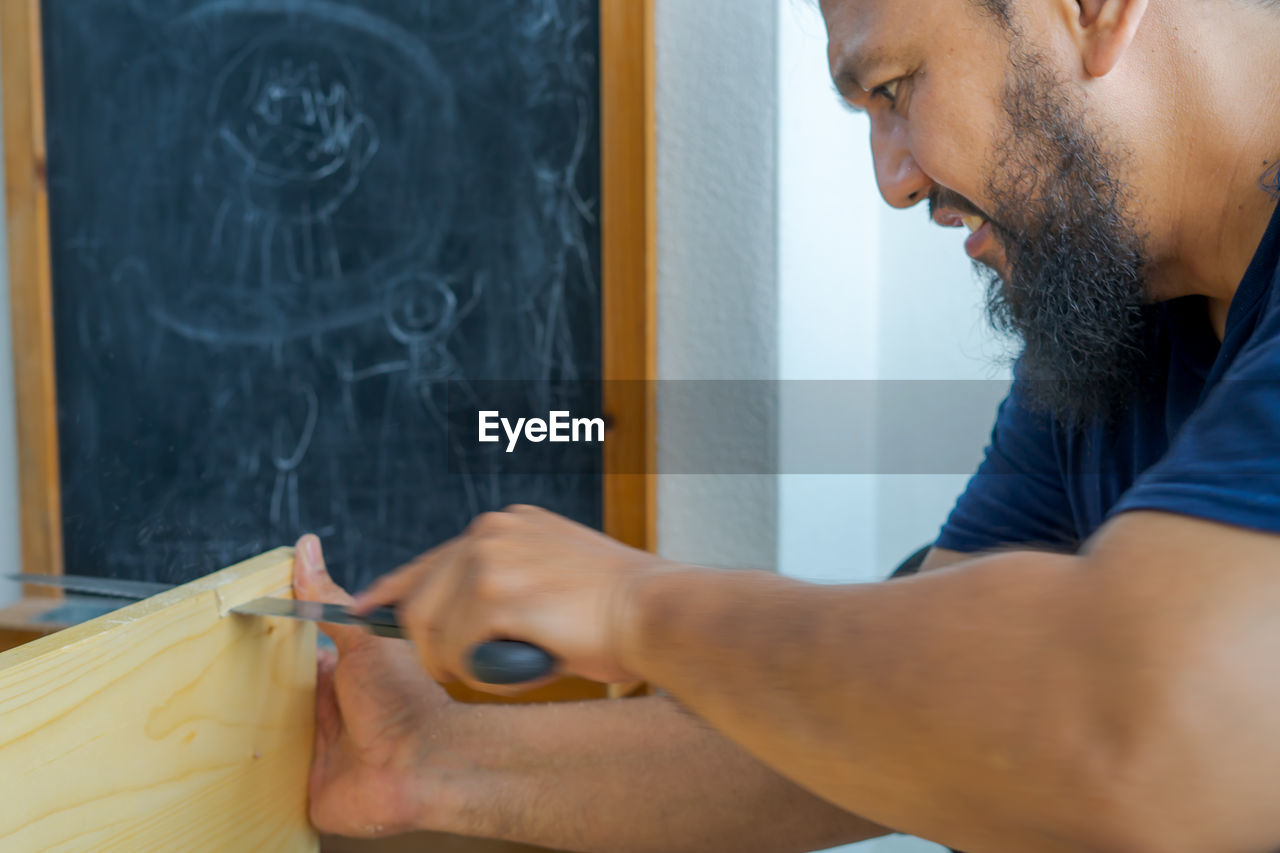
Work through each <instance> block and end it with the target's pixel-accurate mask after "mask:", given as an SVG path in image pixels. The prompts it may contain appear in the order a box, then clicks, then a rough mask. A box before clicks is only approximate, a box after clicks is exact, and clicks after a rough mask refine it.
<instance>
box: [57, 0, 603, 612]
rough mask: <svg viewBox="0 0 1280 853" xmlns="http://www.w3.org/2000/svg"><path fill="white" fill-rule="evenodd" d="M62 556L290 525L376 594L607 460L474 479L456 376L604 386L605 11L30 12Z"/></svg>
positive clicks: (139, 574) (211, 558)
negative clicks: (481, 517) (509, 509)
mask: <svg viewBox="0 0 1280 853" xmlns="http://www.w3.org/2000/svg"><path fill="white" fill-rule="evenodd" d="M42 14H43V24H42V32H43V50H44V60H43V61H44V69H43V70H44V86H45V108H46V115H47V120H46V123H47V140H48V141H47V144H48V193H49V211H50V214H49V215H50V224H49V232H50V255H51V264H52V294H53V317H54V319H53V331H54V335H53V337H54V349H55V356H56V379H57V382H56V387H57V424H58V442H59V444H58V451H59V454H58V455H59V460H60V470H61V473H60V480H61V506H62V525H63V546H64V550H65V570H66V571H67V572H69V573H77V574H104V575H112V576H118V577H134V578H145V579H155V580H165V581H181V580H185V579H189V578H191V577H194V576H196V575H199V574H202V573H205V572H207V571H211V570H213V569H215V568H218V567H220V566H223V565H227V564H229V563H232V562H235V561H237V560H239V559H241V558H244V557H247V556H250V555H252V554H255V553H258V552H260V551H263V550H265V549H267V548H270V547H273V546H275V545H278V544H287V543H290V542H292V541H293V539H294V538H295V537H296V536H297V535H299V534H300V533H302V532H305V531H314V532H317V533H319V534H320V535H321V536H322V537H323V538H324V540H325V543H326V550H327V553H328V555H329V559H330V563H331V565H332V567H333V569H334V570H335V573H336V574H337V575H338V576H339V579H340V580H341V581H342V582H343V583H345V584H347V585H348V586H353V587H360V586H363V585H364V584H366V583H367V582H368V581H369V580H371V579H372V578H373V577H374V576H376V575H378V574H380V573H382V572H385V571H387V570H389V569H391V568H394V567H395V566H397V565H399V564H401V563H402V562H404V561H405V560H408V559H410V558H411V557H412V556H414V555H415V554H417V553H419V552H421V551H422V550H424V549H426V548H427V547H429V546H431V545H434V544H436V543H438V542H440V541H442V540H443V539H445V538H447V537H449V536H451V535H453V534H455V533H457V532H458V531H459V530H461V529H462V527H463V526H465V524H466V522H467V521H468V520H469V519H470V518H471V517H472V516H473V515H475V514H476V513H477V512H480V511H483V510H486V509H495V508H499V507H502V506H504V505H507V504H510V503H535V504H539V505H542V506H546V507H548V508H550V509H553V510H556V511H558V512H562V513H565V514H567V515H569V516H571V517H574V518H577V519H579V520H581V521H583V522H584V523H588V524H591V525H596V526H598V525H599V524H600V522H601V513H602V509H601V473H602V462H601V452H600V450H599V448H598V447H595V448H582V449H581V451H580V454H579V456H578V457H577V458H576V463H575V465H574V466H573V467H572V468H571V469H563V470H557V471H553V472H542V473H528V472H525V473H519V474H512V473H504V472H503V470H502V467H501V459H500V458H497V457H493V461H492V462H491V463H488V464H487V465H486V467H484V468H483V469H478V470H470V469H467V468H466V466H462V467H461V468H460V466H459V464H458V459H464V458H468V457H466V454H460V453H459V452H458V451H459V448H457V447H452V446H451V442H455V441H456V439H455V438H454V437H453V436H452V435H451V433H450V432H449V431H447V430H446V428H445V424H446V421H447V418H446V416H445V415H446V413H445V411H444V408H445V406H446V400H445V397H446V389H447V388H448V387H451V386H452V387H457V386H458V385H459V384H460V383H461V384H462V385H464V386H465V383H466V382H467V381H471V380H476V381H480V380H495V379H503V380H510V379H518V380H522V381H523V382H524V383H525V384H526V386H527V388H528V395H529V402H530V405H531V406H536V404H537V403H538V402H539V401H543V400H550V399H555V398H557V396H563V394H564V393H565V392H566V389H573V393H575V394H578V395H579V396H581V395H582V393H583V392H582V391H581V389H582V388H584V387H590V383H592V382H594V381H596V380H598V379H599V378H600V376H601V375H602V374H601V346H602V340H601V337H602V333H601V288H600V277H601V273H600V270H601V258H600V252H601V228H600V211H601V194H602V193H601V174H600V160H601V143H600V119H599V105H600V104H599V99H600V76H599V75H600V68H599V65H600V61H599V38H600V35H599V9H598V7H597V5H596V3H595V2H592V0H484V1H483V2H477V0H430V2H425V0H381V1H380V2H374V0H365V2H355V0H344V1H343V2H339V0H45V2H44V4H43V6H42Z"/></svg>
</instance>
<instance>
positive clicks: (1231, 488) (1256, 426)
mask: <svg viewBox="0 0 1280 853" xmlns="http://www.w3.org/2000/svg"><path fill="white" fill-rule="evenodd" d="M1278 318H1280V315H1273V316H1272V318H1271V320H1272V322H1271V323H1270V325H1273V326H1280V323H1277V322H1275V321H1276V320H1277V319H1278ZM1132 510H1162V511H1165V512H1173V513H1178V514H1180V515H1191V516H1196V517H1199V518H1204V519H1208V520H1210V521H1218V522H1222V523H1224V524H1232V525H1236V526H1239V527H1248V528H1252V529H1255V530H1262V531H1267V532H1271V533H1280V329H1273V330H1271V332H1270V333H1268V332H1267V331H1266V330H1264V329H1259V330H1258V332H1255V334H1254V336H1253V338H1252V340H1251V342H1250V344H1249V345H1248V346H1246V348H1245V349H1243V350H1242V351H1241V353H1240V354H1239V355H1238V356H1237V357H1236V359H1235V361H1234V362H1233V363H1232V365H1231V367H1230V369H1228V370H1227V372H1226V373H1225V374H1224V376H1223V378H1222V379H1221V380H1220V381H1219V382H1217V383H1216V384H1215V385H1214V386H1213V388H1212V389H1211V390H1210V391H1209V392H1208V393H1207V394H1206V395H1205V398H1204V400H1203V402H1202V403H1201V404H1200V406H1199V407H1198V408H1197V409H1196V411H1195V412H1194V413H1193V414H1192V415H1191V417H1189V418H1188V419H1187V422H1186V423H1185V424H1183V426H1182V429H1181V430H1179V432H1178V434H1177V435H1176V436H1175V437H1174V440H1173V443H1172V444H1171V446H1170V448H1169V451H1168V452H1167V453H1166V454H1165V455H1164V457H1163V458H1161V459H1160V461H1159V462H1157V463H1156V464H1155V465H1153V466H1151V468H1149V469H1148V470H1147V471H1146V472H1145V473H1144V474H1143V475H1142V476H1141V477H1140V478H1139V479H1138V480H1137V482H1135V483H1134V485H1133V486H1132V487H1131V488H1130V489H1129V490H1128V491H1127V492H1126V493H1125V494H1124V495H1123V496H1122V497H1121V498H1120V500H1119V501H1118V502H1117V503H1116V505H1115V506H1114V507H1113V508H1112V510H1111V513H1110V514H1111V515H1116V514H1118V513H1122V512H1128V511H1132Z"/></svg>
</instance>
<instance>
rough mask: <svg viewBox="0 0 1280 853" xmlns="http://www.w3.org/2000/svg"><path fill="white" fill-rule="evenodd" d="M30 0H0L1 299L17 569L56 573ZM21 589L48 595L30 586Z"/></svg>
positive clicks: (56, 510)
mask: <svg viewBox="0 0 1280 853" xmlns="http://www.w3.org/2000/svg"><path fill="white" fill-rule="evenodd" d="M40 45H41V40H40V3H39V0H0V57H2V58H3V65H2V66H0V75H2V77H3V85H4V165H5V203H6V207H7V212H8V217H9V219H8V225H9V300H10V308H9V312H10V322H11V324H12V329H13V374H14V389H15V393H16V397H17V406H18V415H17V431H18V493H19V500H20V504H21V525H22V567H23V571H27V572H41V573H48V574H61V573H62V498H61V488H60V482H61V481H60V479H59V475H58V420H57V395H56V391H55V385H54V381H55V379H54V361H53V292H52V288H51V280H52V279H51V274H50V267H49V195H48V190H47V186H46V180H45V172H46V169H45V163H46V159H45V136H44V77H43V68H42V65H41V47H40ZM28 594H31V595H45V596H50V595H57V593H56V591H53V590H50V589H48V588H38V587H31V588H30V589H29V590H28Z"/></svg>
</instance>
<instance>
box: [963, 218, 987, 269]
mask: <svg viewBox="0 0 1280 853" xmlns="http://www.w3.org/2000/svg"><path fill="white" fill-rule="evenodd" d="M960 221H961V222H963V223H964V227H965V228H968V229H969V239H968V240H965V241H964V251H965V254H966V255H968V256H969V257H971V258H974V259H975V260H976V259H977V258H978V257H979V256H980V255H982V253H983V252H985V251H986V250H987V249H988V247H989V246H990V243H991V241H992V236H991V223H990V222H988V221H987V219H986V217H985V216H979V215H977V214H971V215H968V216H962V217H960Z"/></svg>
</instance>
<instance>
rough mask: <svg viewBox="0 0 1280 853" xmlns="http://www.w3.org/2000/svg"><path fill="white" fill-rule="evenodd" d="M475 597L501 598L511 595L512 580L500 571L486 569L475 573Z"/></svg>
mask: <svg viewBox="0 0 1280 853" xmlns="http://www.w3.org/2000/svg"><path fill="white" fill-rule="evenodd" d="M474 584H475V592H476V595H477V596H478V597H480V598H484V599H498V598H503V597H505V596H507V595H509V594H510V593H511V590H512V579H511V576H510V574H509V573H508V572H504V571H502V570H500V569H486V570H482V571H479V572H477V573H476V576H475V579H474Z"/></svg>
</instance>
